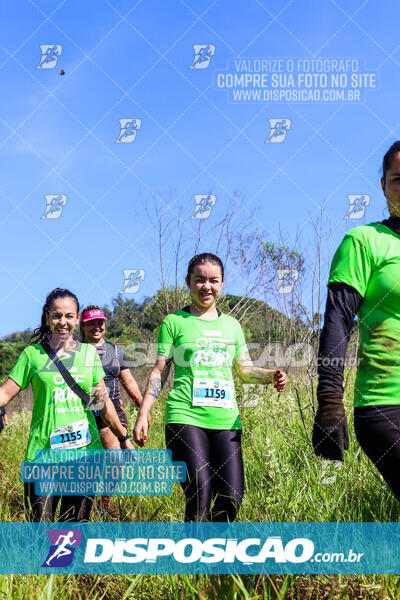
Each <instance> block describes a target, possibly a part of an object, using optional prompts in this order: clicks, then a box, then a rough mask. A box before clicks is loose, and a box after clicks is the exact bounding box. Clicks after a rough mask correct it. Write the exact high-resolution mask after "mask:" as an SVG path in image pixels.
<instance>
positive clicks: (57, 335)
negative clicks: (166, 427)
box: [0, 288, 133, 521]
mask: <svg viewBox="0 0 400 600" xmlns="http://www.w3.org/2000/svg"><path fill="white" fill-rule="evenodd" d="M79 316H80V315H79V303H78V299H77V297H76V296H75V294H73V293H72V292H70V291H69V290H67V289H62V288H56V289H55V290H53V291H52V292H50V294H49V295H48V296H47V298H46V302H45V305H44V306H43V311H42V319H41V325H40V327H38V328H37V329H35V331H34V334H33V336H32V338H33V341H34V342H35V343H33V344H31V345H30V346H28V347H27V348H25V350H23V352H22V353H21V354H20V356H19V357H18V359H17V362H16V363H15V365H14V367H13V369H12V371H11V373H10V375H9V378H8V379H7V380H6V382H5V383H4V384H3V385H2V386H0V407H2V406H5V405H6V404H7V403H8V402H9V401H10V400H12V399H13V398H14V397H15V396H16V395H17V394H18V392H19V391H20V390H21V389H25V388H26V387H27V386H28V385H29V384H31V385H32V392H33V410H32V422H31V428H30V434H29V441H28V447H27V451H26V457H25V460H26V461H34V460H35V455H36V452H37V451H40V450H44V449H48V450H54V451H57V450H69V449H78V448H86V449H101V448H102V444H101V442H100V439H99V434H98V430H97V426H96V422H95V419H94V416H93V411H92V410H91V409H89V408H87V407H86V406H84V404H83V402H82V400H81V398H80V397H78V396H77V395H76V394H75V393H74V392H73V391H72V389H71V388H70V387H69V386H68V385H67V384H66V382H65V381H64V379H63V377H62V375H61V373H60V372H59V370H58V369H57V367H56V365H55V364H54V362H53V361H52V360H51V359H50V358H49V356H48V354H47V353H46V351H45V350H44V348H43V344H46V342H47V344H48V346H49V347H50V351H51V350H53V352H55V354H56V356H57V357H58V358H59V359H60V360H61V362H62V364H63V365H64V366H65V367H66V369H67V370H68V371H69V372H70V374H71V375H72V377H73V379H74V380H75V381H76V383H78V385H79V386H80V387H81V388H82V389H83V390H84V391H85V392H86V393H89V392H90V391H91V390H94V395H95V398H96V402H97V401H101V400H103V404H104V408H103V409H102V410H101V411H100V414H101V416H102V418H103V420H104V421H105V422H106V423H107V425H108V426H109V427H110V429H111V430H112V431H113V432H114V433H115V435H116V436H117V437H118V438H119V439H120V440H121V442H122V443H121V447H123V448H132V447H133V446H132V444H131V442H130V441H129V436H128V435H127V431H126V428H125V427H123V426H122V425H121V423H120V421H119V419H118V416H117V414H116V411H115V408H114V406H113V404H112V402H111V401H110V399H109V397H108V395H107V391H106V388H105V385H104V381H103V378H104V371H103V368H102V366H101V363H100V359H99V357H98V354H97V351H96V349H95V348H94V346H92V345H90V344H82V343H80V342H78V341H77V340H75V339H74V337H73V334H74V330H75V327H76V325H77V324H78V322H79ZM59 499H60V498H59V497H58V496H40V495H37V494H35V491H34V483H32V482H29V483H25V484H24V502H25V510H26V516H27V519H28V520H30V521H52V520H54V513H55V510H56V507H57V504H58V502H59ZM91 502H92V499H90V500H89V499H88V498H87V497H85V496H64V497H63V498H62V501H61V507H60V518H59V520H60V521H66V520H70V521H80V520H86V519H88V518H89V513H90V509H91Z"/></svg>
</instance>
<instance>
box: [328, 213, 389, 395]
mask: <svg viewBox="0 0 400 600" xmlns="http://www.w3.org/2000/svg"><path fill="white" fill-rule="evenodd" d="M334 281H340V282H342V283H347V284H348V285H351V286H352V287H353V288H355V289H356V290H357V291H358V292H359V293H360V294H361V296H363V300H362V303H361V306H360V308H359V311H358V313H357V316H358V327H359V334H360V338H359V339H360V342H359V348H358V369H357V376H356V382H355V388H354V405H355V406H368V405H375V404H400V236H399V235H397V234H396V233H394V232H393V231H392V230H391V229H389V228H388V227H386V225H382V224H381V223H370V224H369V225H362V226H361V227H356V228H355V229H352V230H350V231H349V232H348V233H347V235H346V236H345V238H344V240H343V242H342V243H341V244H340V246H339V248H338V249H337V251H336V253H335V256H334V257H333V261H332V266H331V271H330V275H329V283H330V282H334Z"/></svg>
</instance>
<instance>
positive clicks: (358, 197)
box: [344, 194, 371, 219]
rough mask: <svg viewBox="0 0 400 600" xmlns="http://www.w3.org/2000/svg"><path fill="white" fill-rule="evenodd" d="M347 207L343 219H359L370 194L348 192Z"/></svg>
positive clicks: (367, 204)
mask: <svg viewBox="0 0 400 600" xmlns="http://www.w3.org/2000/svg"><path fill="white" fill-rule="evenodd" d="M347 198H348V201H349V209H348V211H347V214H346V215H345V217H344V218H345V219H361V218H362V217H363V216H364V214H365V209H366V208H367V206H369V201H370V199H371V198H370V196H369V195H368V194H348V196H347Z"/></svg>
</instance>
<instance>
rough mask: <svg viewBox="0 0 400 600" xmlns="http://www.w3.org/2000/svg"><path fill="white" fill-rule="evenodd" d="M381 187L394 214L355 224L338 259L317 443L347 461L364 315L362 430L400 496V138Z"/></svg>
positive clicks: (359, 386)
mask: <svg viewBox="0 0 400 600" xmlns="http://www.w3.org/2000/svg"><path fill="white" fill-rule="evenodd" d="M381 186H382V191H383V194H384V196H385V198H386V201H387V206H388V210H389V215H390V216H389V218H388V219H385V220H383V221H381V222H374V223H369V224H368V225H362V226H360V227H355V228H354V229H351V230H350V231H349V232H348V233H347V234H346V235H345V237H344V239H343V241H342V243H341V244H340V246H339V248H338V249H337V251H336V253H335V255H334V257H333V260H332V265H331V270H330V275H329V282H328V297H327V303H326V310H325V321H324V327H323V330H322V333H321V337H320V349H319V357H318V362H319V366H318V374H319V382H318V389H317V397H318V411H317V414H316V419H315V424H314V430H313V444H314V449H315V452H316V454H318V455H321V456H323V457H324V458H327V459H332V460H343V456H344V454H343V451H344V450H347V449H348V445H349V439H348V434H347V421H346V415H345V410H344V406H343V368H344V362H345V356H346V349H347V344H348V341H349V335H350V331H351V327H352V324H353V321H354V318H355V316H356V315H357V317H358V330H359V348H358V360H357V362H358V368H357V375H356V380H355V385H354V428H355V433H356V437H357V440H358V442H359V444H360V446H361V447H362V449H363V450H364V452H365V453H366V454H367V456H368V457H369V458H370V459H371V461H372V462H373V463H374V465H375V466H376V467H377V469H378V470H379V471H380V473H381V474H382V476H383V478H384V479H385V481H386V482H387V483H388V485H389V486H390V488H391V489H392V491H393V493H394V494H395V496H396V498H397V499H398V500H400V477H399V467H400V141H397V142H395V143H394V144H392V146H391V147H390V148H389V150H388V151H387V152H386V154H385V156H384V158H383V164H382V177H381Z"/></svg>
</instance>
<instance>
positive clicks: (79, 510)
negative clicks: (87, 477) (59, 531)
mask: <svg viewBox="0 0 400 600" xmlns="http://www.w3.org/2000/svg"><path fill="white" fill-rule="evenodd" d="M93 500H94V498H93V497H91V496H62V498H61V506H60V516H59V517H58V521H75V522H78V521H88V520H89V516H90V511H91V508H92V504H93ZM59 501H60V496H37V495H36V494H35V484H34V483H32V482H29V483H28V482H25V483H24V505H25V516H26V520H27V521H33V522H37V521H42V522H46V523H47V522H51V521H54V515H55V512H56V509H57V505H58V503H59Z"/></svg>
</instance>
